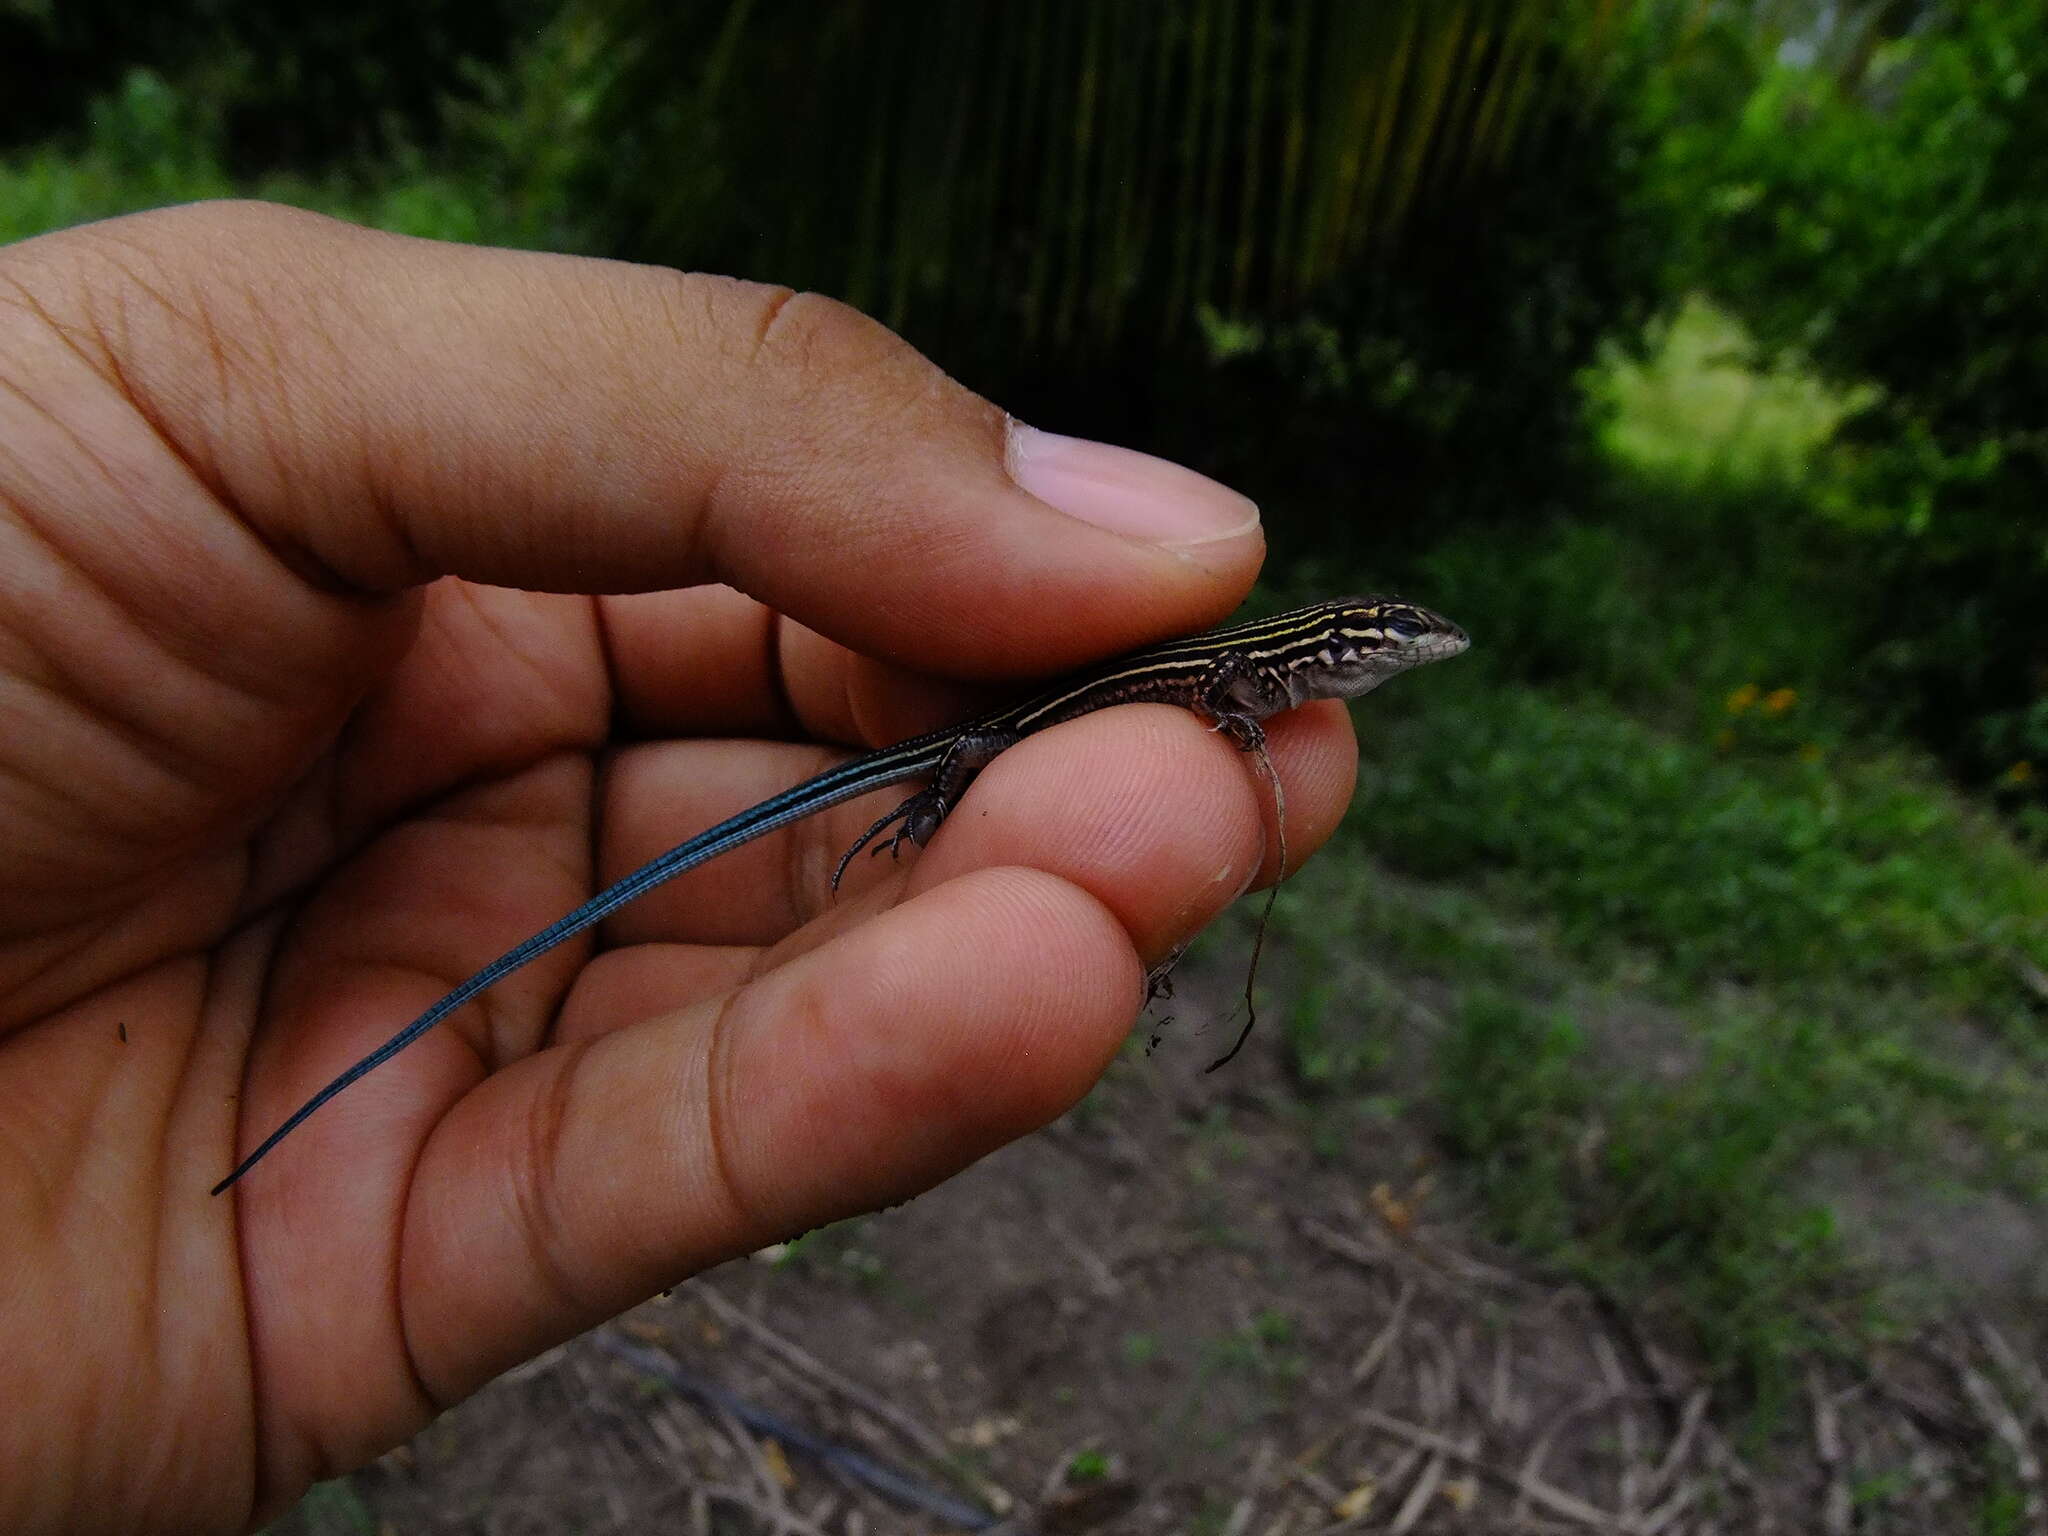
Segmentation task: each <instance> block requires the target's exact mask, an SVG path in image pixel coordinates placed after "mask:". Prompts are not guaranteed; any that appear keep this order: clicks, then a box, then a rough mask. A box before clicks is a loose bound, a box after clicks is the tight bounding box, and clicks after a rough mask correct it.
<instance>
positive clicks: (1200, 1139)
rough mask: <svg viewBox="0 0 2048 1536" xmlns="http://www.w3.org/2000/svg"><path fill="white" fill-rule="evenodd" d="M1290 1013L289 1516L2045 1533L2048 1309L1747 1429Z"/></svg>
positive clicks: (504, 1533) (453, 1521)
mask: <svg viewBox="0 0 2048 1536" xmlns="http://www.w3.org/2000/svg"><path fill="white" fill-rule="evenodd" d="M1191 990H1192V991H1193V992H1195V993H1197V994H1199V995H1200V999H1201V1000H1200V1002H1199V1004H1197V1003H1195V1002H1193V1001H1189V1002H1187V1003H1185V1004H1184V1005H1183V1007H1182V1008H1181V1010H1180V1011H1181V1012H1182V1015H1183V1017H1185V1018H1197V1017H1209V1018H1214V1017H1219V1016H1220V1015H1221V1013H1222V1012H1224V1011H1225V1007H1224V1004H1223V1003H1222V1002H1220V1001H1217V1002H1216V1003H1215V1006H1214V1007H1213V1008H1212V1007H1211V1000H1212V998H1213V997H1214V996H1215V993H1214V992H1213V991H1212V989H1211V988H1208V987H1202V986H1199V985H1197V986H1195V987H1193V988H1192V989H1191ZM1388 1023H1389V1027H1390V1028H1400V1027H1413V1025H1412V1021H1411V1022H1410V1024H1408V1025H1403V1024H1401V1022H1400V1021H1393V1020H1390V1021H1388ZM1262 1028H1263V1029H1265V1031H1266V1034H1265V1036H1264V1038H1263V1039H1261V1040H1258V1041H1255V1044H1254V1047H1253V1048H1252V1049H1250V1050H1248V1051H1247V1052H1246V1053H1245V1055H1244V1056H1243V1057H1241V1058H1240V1059H1239V1061H1238V1062H1237V1063H1236V1064H1234V1065H1233V1067H1232V1068H1231V1069H1230V1070H1229V1071H1227V1072H1224V1073H1219V1074H1216V1075H1214V1076H1208V1077H1205V1076H1203V1075H1202V1074H1201V1072H1200V1067H1201V1066H1202V1064H1203V1063H1205V1062H1206V1060H1207V1059H1208V1057H1209V1056H1210V1055H1211V1054H1213V1051H1212V1049H1211V1047H1212V1046H1213V1045H1214V1043H1215V1041H1214V1039H1212V1038H1207V1037H1196V1036H1194V1035H1193V1034H1192V1033H1191V1032H1189V1031H1186V1030H1185V1029H1182V1028H1180V1027H1176V1028H1175V1029H1172V1030H1168V1031H1167V1032H1166V1039H1165V1041H1164V1043H1163V1044H1162V1046H1161V1048H1160V1049H1159V1050H1158V1051H1157V1052H1156V1053H1154V1054H1151V1055H1149V1056H1148V1055H1145V1054H1142V1053H1141V1052H1139V1051H1137V1050H1135V1049H1134V1050H1133V1051H1132V1052H1131V1053H1130V1054H1129V1055H1128V1056H1127V1057H1126V1058H1125V1059H1124V1060H1123V1061H1121V1062H1119V1063H1118V1065H1117V1066H1116V1067H1115V1068H1114V1069H1113V1070H1112V1071H1111V1073H1110V1074H1109V1076H1108V1078H1107V1079H1106V1080H1105V1081H1104V1083H1103V1084H1102V1086H1101V1087H1100V1088H1099V1089H1098V1090H1097V1091H1096V1093H1095V1094H1094V1095H1092V1096H1091V1097H1090V1098H1089V1100H1088V1101H1087V1102H1086V1103H1085V1104H1083V1105H1082V1106H1080V1107H1079V1108H1078V1109H1076V1110H1075V1111H1074V1112H1073V1113H1072V1114H1070V1115H1069V1116H1067V1117H1066V1118H1065V1119H1064V1120H1063V1121H1062V1122H1060V1123H1059V1124H1058V1125H1056V1126H1054V1127H1052V1128H1050V1129H1049V1130H1047V1131H1045V1132H1044V1133H1042V1134H1040V1135H1038V1136H1035V1137H1032V1138H1029V1139H1028V1140H1026V1141H1024V1142H1022V1143H1020V1144H1018V1145H1016V1146H1013V1147H1010V1148H1008V1149H1006V1150H1005V1151H1003V1152H1001V1153H999V1154H997V1155H996V1156H994V1157H991V1158H989V1159H988V1160H986V1161H985V1162H984V1163H982V1164H981V1165H979V1166H978V1167H976V1168H974V1169H972V1170H970V1171H969V1172H968V1173H966V1174H965V1175H963V1176H962V1177H960V1178H958V1179H956V1180H954V1181H953V1182H952V1183H950V1184H948V1185H947V1186H945V1187H944V1188H942V1189H940V1190H937V1191H935V1192H933V1193H932V1194H930V1195H928V1196H925V1197H924V1198H922V1199H919V1200H916V1201H914V1202H912V1203H910V1204H909V1205H906V1206H903V1207H901V1208H899V1209H896V1210H893V1211H890V1212H887V1213H884V1214H882V1215H878V1216H875V1217H871V1218H867V1219H865V1220H862V1221H859V1222H854V1223H848V1224H845V1225H843V1226H840V1227H836V1228H833V1229H830V1230H829V1231H826V1232H823V1233H819V1234H814V1235H813V1236H812V1237H811V1238H810V1239H809V1240H807V1241H806V1242H804V1243H802V1244H799V1245H796V1247H795V1248H794V1249H793V1250H792V1251H789V1252H786V1253H784V1254H782V1255H780V1256H779V1257H777V1258H774V1259H770V1258H766V1257H757V1258H755V1259H753V1260H748V1261H742V1262H738V1263H734V1264H730V1265H727V1266H725V1267H724V1268H723V1269H721V1270H718V1271H716V1272H714V1273H712V1274H710V1275H707V1276H704V1277H701V1278H700V1279H698V1280H697V1281H694V1282H692V1283H690V1284H688V1285H686V1286H684V1287H682V1288H680V1289H678V1290H677V1291H676V1292H674V1293H673V1294H672V1295H670V1296H667V1297H664V1298H661V1299H657V1300H655V1301H652V1302H649V1303H648V1304H647V1305H645V1306H643V1307H641V1308H639V1309H638V1310H636V1311H635V1312H633V1313H631V1314H629V1315H628V1316H627V1317H625V1318H623V1319H620V1320H619V1321H617V1322H616V1323H614V1324H612V1325H610V1326H608V1327H606V1328H603V1329H600V1330H597V1331H596V1332H594V1333H592V1334H590V1335H586V1336H585V1337H583V1338H581V1339H578V1340H576V1341H574V1342H572V1343H571V1344H569V1345H567V1346H565V1347H564V1348H562V1349H559V1350H556V1351H554V1352H553V1353H551V1354H549V1355H548V1356H546V1357H544V1358H542V1359H541V1360H539V1361H536V1362H534V1363H533V1364H532V1365H530V1366H528V1367H525V1368H523V1369H522V1370H519V1371H516V1372H514V1373H512V1374H510V1375H508V1376H507V1377H505V1378H503V1379H501V1380H500V1381H498V1382H496V1383H494V1384H493V1385H492V1386H491V1387H490V1388H488V1389H487V1390H485V1391H484V1392H482V1393H480V1394H479V1395H478V1396H477V1397H476V1398H474V1399H472V1400H471V1401H470V1402H468V1403H467V1404H464V1405H463V1406H462V1407H460V1408H458V1409H457V1410H455V1411H454V1412H452V1413H450V1414H449V1415H447V1416H446V1417H445V1418H444V1419H442V1420H441V1421H439V1422H438V1423H436V1424H434V1425H433V1426H431V1427H430V1428H429V1429H428V1430H426V1431H425V1432H424V1433H422V1434H421V1435H420V1436H419V1437H418V1438H417V1439H416V1440H415V1441H414V1442H413V1443H412V1444H410V1445H408V1446H406V1447H403V1448H402V1449H400V1450H398V1451H395V1452H393V1453H392V1454H390V1455H389V1456H386V1457H385V1458H384V1459H383V1460H382V1461H380V1462H378V1463H377V1464H375V1465H374V1466H372V1467H369V1468H367V1469H365V1470H363V1471H362V1472H360V1473H358V1474H356V1475H355V1476H354V1477H353V1478H350V1479H347V1480H345V1481H344V1482H342V1483H337V1484H330V1485H327V1486H325V1487H323V1488H321V1489H318V1490H315V1492H314V1494H312V1495H311V1496H309V1497H308V1499H307V1500H306V1501H305V1502H304V1503H303V1504H302V1505H301V1506H300V1508H299V1509H298V1510H296V1511H294V1513H293V1514H292V1515H291V1516H290V1517H288V1518H287V1519H286V1520H284V1521H282V1522H280V1523H279V1524H278V1525H277V1526H275V1527H274V1528H273V1529H274V1530H275V1531H277V1532H279V1533H293V1536H298V1533H307V1536H313V1533H322V1536H325V1533H339V1532H350V1533H353V1532H366V1531H367V1532H381V1531H391V1532H407V1533H411V1532H420V1533H440V1532H488V1533H495V1536H525V1533H535V1536H538V1533H559V1532H570V1531H576V1532H615V1531H642V1530H649V1531H652V1530H662V1531H689V1532H756V1531H759V1532H771V1531H772V1532H778V1533H781V1532H790V1533H819V1532H830V1533H846V1536H858V1533H867V1532H873V1533H885V1532H939V1531H953V1530H966V1529H975V1528H994V1529H1001V1530H1004V1531H1016V1532H1024V1531H1044V1532H1049V1533H1076V1532H1102V1533H1105V1536H1107V1533H1131V1536H1137V1533H1154V1532H1215V1533H1218V1536H1252V1533H1257V1536H1309V1533H1317V1536H1321V1533H1331V1532H1338V1531H1352V1530H1356V1531H1387V1532H1411V1531H1412V1532H1438V1531H1457V1532H1559V1533H1566V1532H1570V1533H1585V1532H1619V1533H1637V1536H1658V1533H1665V1536H1687V1533H1690V1536H1704V1533H1709V1532H1773V1531H1782V1532H1808V1531H1815V1532H1842V1533H1847V1532H1858V1533H1880V1532H1900V1533H1913V1536H1922V1533H1930V1532H1944V1531H1958V1532H1960V1531H1977V1530H2011V1531H2048V1507H2044V1504H2043V1474H2042V1464H2043V1461H2044V1459H2048V1379H2044V1377H2043V1374H2042V1372H2041V1370H2040V1367H2039V1365H2038V1358H2039V1357H2038V1355H2037V1354H2036V1353H2035V1351H2036V1350H2037V1349H2038V1347H2039V1342H2040V1340H2039V1337H2038V1335H2037V1334H2032V1335H2030V1336H2024V1337H2023V1333H2024V1332H2025V1331H2024V1330H2023V1329H2016V1328H2015V1326H2014V1323H2013V1320H2012V1319H2011V1318H2010V1317H2007V1318H2003V1319H2001V1320H2000V1321H1999V1322H1998V1323H1996V1324H1994V1323H1992V1322H1989V1321H1985V1320H1984V1319H1982V1318H1977V1319H1965V1318H1963V1317H1962V1316H1960V1315H1959V1314H1958V1315H1956V1316H1954V1317H1952V1318H1951V1319H1950V1320H1949V1321H1946V1322H1943V1323H1941V1324H1939V1325H1937V1326H1931V1327H1929V1328H1927V1329H1925V1330H1924V1331H1922V1332H1921V1333H1920V1334H1919V1335H1918V1336H1916V1337H1914V1338H1911V1339H1905V1340H1901V1341H1899V1342H1898V1343H1897V1345H1896V1346H1895V1347H1893V1348H1891V1349H1889V1350H1887V1351H1886V1352H1885V1354H1884V1355H1883V1356H1882V1357H1866V1358H1857V1359H1840V1360H1834V1361H1828V1362H1816V1363H1815V1365H1814V1366H1813V1368H1812V1371H1811V1373H1810V1375H1809V1376H1808V1379H1807V1381H1806V1384H1805V1393H1804V1401H1803V1402H1802V1403H1801V1404H1800V1405H1799V1408H1798V1411H1797V1412H1796V1413H1795V1414H1794V1415H1791V1416H1789V1417H1788V1418H1786V1419H1784V1420H1782V1421H1781V1422H1779V1423H1778V1424H1777V1425H1776V1426H1775V1427H1774V1428H1773V1429H1772V1430H1771V1431H1770V1432H1768V1433H1767V1434H1762V1433H1759V1432H1758V1431H1757V1429H1756V1427H1755V1423H1754V1420H1753V1419H1750V1418H1746V1417H1745V1416H1744V1414H1743V1412H1742V1405H1740V1404H1738V1403H1737V1402H1736V1401H1734V1400H1733V1393H1732V1391H1731V1390H1730V1389H1728V1388H1727V1387H1726V1386H1725V1385H1723V1384H1720V1383H1717V1382H1715V1381H1712V1380H1710V1379H1708V1378H1707V1377H1706V1376H1705V1375H1704V1374H1703V1373H1702V1371H1701V1370H1700V1368H1699V1366H1698V1364H1697V1362H1696V1361H1694V1360H1691V1359H1689V1358H1688V1356H1687V1353H1686V1351H1685V1349H1684V1347H1683V1346H1682V1345H1681V1344H1680V1343H1679V1342H1677V1341H1675V1340H1673V1339H1671V1338H1668V1337H1659V1336H1658V1334H1657V1331H1656V1328H1655V1325H1654V1323H1653V1322H1651V1321H1649V1320H1647V1319H1645V1318H1642V1317H1635V1316H1631V1315H1630V1314H1629V1313H1628V1312H1627V1311H1625V1310H1624V1309H1623V1308H1621V1307H1620V1306H1618V1305H1617V1304H1615V1303H1614V1302H1613V1301H1612V1300H1610V1299H1608V1298H1604V1297H1600V1296H1596V1295H1592V1294H1589V1293H1588V1292H1587V1291H1586V1290H1584V1289H1583V1288H1581V1287H1579V1286H1577V1285H1575V1284H1572V1283H1568V1282H1566V1281H1564V1280H1561V1279H1560V1278H1559V1277H1557V1276H1555V1275H1548V1274H1544V1273H1541V1272H1539V1271H1537V1270H1535V1269H1534V1268H1532V1267H1531V1266H1529V1265H1527V1264H1526V1263H1521V1262H1518V1261H1517V1260H1516V1259H1515V1258H1514V1257H1512V1256H1510V1255H1508V1254H1505V1253H1503V1252H1501V1251H1499V1250H1497V1249H1495V1248H1494V1247H1492V1246H1490V1245H1489V1244H1488V1243H1487V1242H1486V1241H1485V1240H1484V1239H1483V1238H1482V1237H1481V1236H1479V1235H1478V1233H1477V1230H1476V1226H1477V1224H1476V1222H1475V1221H1474V1220H1473V1219H1472V1217H1471V1215H1470V1213H1469V1211H1467V1210H1466V1209H1464V1208H1463V1207H1462V1206H1461V1203H1460V1201H1459V1199H1458V1197H1457V1194H1456V1191H1455V1188H1454V1186H1453V1185H1452V1183H1451V1182H1450V1181H1449V1180H1447V1179H1445V1178H1443V1177H1440V1175H1439V1170H1438V1169H1437V1167H1436V1158H1435V1154H1434V1151H1433V1137H1432V1132H1431V1128H1430V1126H1429V1125H1428V1123H1427V1119H1426V1114H1424V1113H1420V1112H1415V1113H1397V1114H1394V1115H1392V1116H1390V1117H1382V1118H1374V1117H1372V1116H1370V1115H1350V1116H1348V1117H1343V1118H1334V1119H1333V1118H1332V1117H1331V1116H1330V1115H1328V1114H1321V1115H1319V1114H1318V1112H1317V1111H1315V1110H1312V1109H1308V1108H1305V1107H1304V1101H1303V1097H1302V1094H1301V1093H1300V1091H1299V1089H1298V1085H1296V1084H1294V1083H1292V1082H1291V1081H1289V1079H1288V1078H1287V1076H1286V1074H1285V1073H1284V1071H1283V1070H1282V1067H1281V1065H1280V1063H1281V1053H1280V1052H1279V1051H1277V1050H1276V1049H1274V1045H1275V1041H1274V1038H1273V1036H1274V1033H1275V1031H1274V1029H1273V1027H1272V1024H1271V1022H1269V1023H1268V1024H1266V1025H1264V1026H1262ZM1214 1033H1215V1032H1214V1031H1211V1032H1210V1034H1211V1035H1214ZM1420 1101H1421V1102H1425V1103H1426V1096H1423V1097H1422V1099H1421V1100H1420ZM1333 1126H1334V1127H1336V1128H1337V1129H1338V1130H1340V1131H1341V1134H1339V1135H1336V1136H1334V1137H1333V1135H1332V1134H1331V1132H1332V1129H1333ZM2024 1321H2025V1320H2024V1319H2022V1320H2021V1322H2022V1324H2024Z"/></svg>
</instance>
